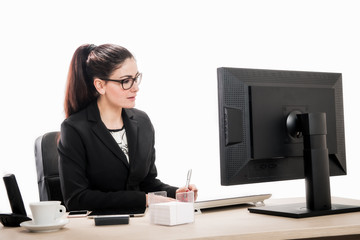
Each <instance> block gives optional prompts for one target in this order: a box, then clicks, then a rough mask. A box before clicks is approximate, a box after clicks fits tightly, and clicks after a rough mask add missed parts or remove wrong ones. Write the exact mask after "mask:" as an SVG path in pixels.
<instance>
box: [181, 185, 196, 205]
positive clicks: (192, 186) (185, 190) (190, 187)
mask: <svg viewBox="0 0 360 240" xmlns="http://www.w3.org/2000/svg"><path fill="white" fill-rule="evenodd" d="M188 191H193V192H194V202H195V201H196V198H197V196H198V189H197V188H196V186H195V184H190V185H189V187H188V188H187V187H181V188H178V190H176V193H180V192H188Z"/></svg>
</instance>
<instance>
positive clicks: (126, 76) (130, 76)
mask: <svg viewBox="0 0 360 240" xmlns="http://www.w3.org/2000/svg"><path fill="white" fill-rule="evenodd" d="M138 74H139V72H137V73H136V74H135V77H136V76H137V75H138ZM132 77H133V76H132V75H124V76H121V77H119V79H122V78H132Z"/></svg>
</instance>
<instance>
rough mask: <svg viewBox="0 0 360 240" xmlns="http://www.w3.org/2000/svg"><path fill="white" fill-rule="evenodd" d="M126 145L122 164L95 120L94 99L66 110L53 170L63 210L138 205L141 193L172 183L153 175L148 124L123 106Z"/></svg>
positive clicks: (172, 190)
mask: <svg viewBox="0 0 360 240" xmlns="http://www.w3.org/2000/svg"><path fill="white" fill-rule="evenodd" d="M122 116H123V121H124V126H125V130H126V136H127V139H128V147H129V159H130V164H129V163H128V161H127V159H126V156H125V154H124V153H123V152H122V150H121V149H120V147H119V146H118V144H117V143H116V141H115V140H114V138H113V137H112V136H111V134H110V132H109V130H108V129H107V128H106V126H105V125H104V123H103V122H102V121H101V118H100V112H99V109H98V106H97V103H96V101H94V102H92V103H91V104H90V105H89V106H88V107H87V108H85V109H84V110H82V111H80V112H78V113H75V114H73V115H71V116H70V117H69V118H67V119H66V120H64V122H63V123H62V125H61V138H60V141H59V144H58V151H59V155H60V161H59V172H60V182H61V188H62V192H63V196H64V201H65V205H66V207H67V208H68V209H69V210H76V209H87V210H101V209H122V208H134V207H135V208H136V207H144V206H145V205H146V197H145V193H148V192H154V191H163V190H165V191H167V193H168V196H170V197H175V192H176V189H177V188H176V187H172V186H169V185H167V184H164V183H162V182H161V181H160V180H159V179H157V178H156V176H157V171H156V167H155V163H154V162H155V148H154V129H153V126H152V124H151V122H150V119H149V117H148V116H147V115H146V113H144V112H142V111H140V110H137V109H123V113H122Z"/></svg>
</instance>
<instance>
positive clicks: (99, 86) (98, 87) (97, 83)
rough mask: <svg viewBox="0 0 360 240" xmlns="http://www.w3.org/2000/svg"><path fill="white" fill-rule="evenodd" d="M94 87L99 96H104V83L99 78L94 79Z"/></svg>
mask: <svg viewBox="0 0 360 240" xmlns="http://www.w3.org/2000/svg"><path fill="white" fill-rule="evenodd" d="M94 86H95V88H96V90H97V91H98V93H99V94H100V95H103V94H105V83H104V81H103V80H101V79H100V78H94Z"/></svg>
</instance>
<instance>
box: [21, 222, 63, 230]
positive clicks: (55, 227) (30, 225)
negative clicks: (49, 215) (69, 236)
mask: <svg viewBox="0 0 360 240" xmlns="http://www.w3.org/2000/svg"><path fill="white" fill-rule="evenodd" d="M68 222H69V219H60V220H59V221H58V222H56V223H54V224H43V225H36V224H35V223H34V222H33V221H26V222H22V223H20V226H21V227H24V228H26V229H27V230H29V231H30V232H54V231H57V230H60V229H61V228H62V227H64V226H65V224H67V223H68Z"/></svg>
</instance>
